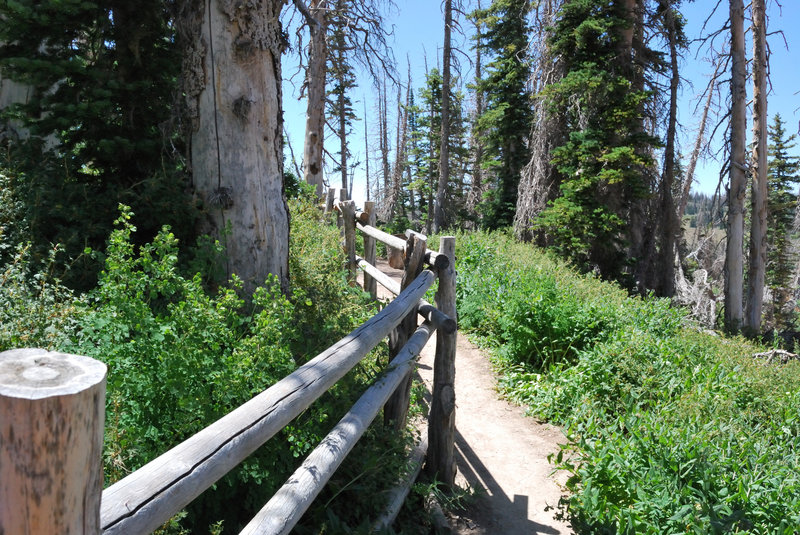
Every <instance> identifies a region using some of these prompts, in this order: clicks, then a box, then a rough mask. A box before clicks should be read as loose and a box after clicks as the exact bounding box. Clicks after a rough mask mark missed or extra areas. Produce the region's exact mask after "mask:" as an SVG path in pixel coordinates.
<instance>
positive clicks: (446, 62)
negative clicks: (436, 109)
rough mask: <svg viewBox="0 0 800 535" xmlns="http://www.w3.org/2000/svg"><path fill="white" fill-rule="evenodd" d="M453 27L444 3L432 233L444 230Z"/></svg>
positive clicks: (448, 5) (449, 9)
mask: <svg viewBox="0 0 800 535" xmlns="http://www.w3.org/2000/svg"><path fill="white" fill-rule="evenodd" d="M452 25H453V2H452V0H445V2H444V53H443V55H444V59H443V65H442V139H441V148H440V150H439V183H438V185H437V188H436V206H435V208H434V215H433V232H434V234H435V233H438V232H440V231H441V230H442V229H443V228H445V225H446V221H445V203H446V202H447V182H448V180H450V54H451V51H450V31H451V27H452Z"/></svg>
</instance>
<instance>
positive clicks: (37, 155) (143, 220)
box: [0, 0, 194, 288]
mask: <svg viewBox="0 0 800 535" xmlns="http://www.w3.org/2000/svg"><path fill="white" fill-rule="evenodd" d="M174 9H175V3H173V2H162V1H161V0H143V1H141V2H127V1H123V0H98V1H95V2H84V1H81V0H65V1H62V2H0V20H2V21H3V22H2V24H0V44H2V46H0V69H1V70H2V77H3V78H4V79H9V78H10V79H13V80H17V81H20V82H22V83H24V84H25V85H26V86H28V87H29V88H31V94H30V96H29V98H28V100H27V102H26V103H21V104H20V105H18V106H16V107H14V108H12V109H8V110H4V111H5V112H7V113H8V114H11V115H13V116H14V117H15V118H16V119H17V120H19V121H20V122H21V123H23V124H24V126H25V130H26V131H27V132H29V133H30V134H31V136H30V137H29V138H28V139H26V140H20V142H19V143H17V144H16V145H15V148H16V149H18V150H15V151H13V154H12V156H14V157H17V158H19V160H20V162H21V163H20V165H21V167H22V169H23V170H24V171H25V176H26V181H25V184H24V185H23V187H24V189H25V196H26V198H27V201H26V203H27V211H28V220H29V222H30V223H31V225H32V232H33V235H34V236H36V238H37V239H38V240H39V241H40V244H41V246H42V247H47V246H48V245H49V244H50V243H60V244H62V245H63V246H64V247H65V249H66V251H67V254H68V255H69V256H72V257H78V256H79V255H80V254H81V253H82V252H83V250H84V248H85V247H86V246H92V247H95V248H98V249H99V248H101V247H103V245H104V243H105V240H106V238H107V236H108V233H109V232H110V229H111V224H112V222H113V220H114V219H115V218H116V216H117V209H118V204H119V203H120V202H124V203H125V204H128V205H130V206H131V207H132V209H133V211H134V213H135V214H136V216H137V217H136V222H137V227H138V228H139V232H138V233H137V235H138V236H139V237H140V238H141V239H143V240H147V239H149V237H151V236H153V235H154V234H155V232H157V230H158V229H159V228H160V227H161V225H162V224H165V223H169V224H171V225H172V226H173V230H174V231H175V232H176V233H177V234H178V235H179V236H181V237H183V238H188V237H190V235H191V228H192V223H193V220H194V217H193V215H192V212H191V210H190V208H189V197H188V196H187V195H186V194H185V191H186V189H187V187H186V186H187V181H186V175H185V173H184V169H183V167H184V166H183V162H184V160H183V158H182V155H183V152H184V145H183V142H182V139H181V136H180V134H181V131H180V126H181V121H180V115H181V108H180V105H179V104H176V103H177V102H178V99H177V97H178V93H177V91H176V89H177V87H176V80H177V79H178V78H179V75H180V69H181V57H180V48H179V45H178V42H177V35H176V26H175V13H174ZM184 241H188V240H184ZM86 261H87V257H86V256H85V255H84V256H82V257H80V262H86ZM75 267H76V268H77V269H73V270H72V271H71V276H70V280H69V282H70V283H71V284H72V285H74V286H76V287H80V288H85V287H87V286H90V285H91V284H92V283H93V277H92V276H91V275H89V273H90V272H91V269H85V268H90V266H87V265H85V264H83V265H80V266H75ZM77 276H80V277H81V278H80V279H79V280H78V279H76V278H74V277H77Z"/></svg>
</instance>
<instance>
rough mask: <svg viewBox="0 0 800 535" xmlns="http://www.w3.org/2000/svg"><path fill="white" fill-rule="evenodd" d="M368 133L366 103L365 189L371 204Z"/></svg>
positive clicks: (365, 106) (365, 108)
mask: <svg viewBox="0 0 800 535" xmlns="http://www.w3.org/2000/svg"><path fill="white" fill-rule="evenodd" d="M368 132H369V128H368V126H367V103H366V102H365V103H364V164H365V166H366V173H365V179H366V186H365V187H366V190H367V192H366V193H367V195H366V199H367V201H368V202H369V201H370V198H369V135H368V134H367V133H368ZM373 210H374V208H373Z"/></svg>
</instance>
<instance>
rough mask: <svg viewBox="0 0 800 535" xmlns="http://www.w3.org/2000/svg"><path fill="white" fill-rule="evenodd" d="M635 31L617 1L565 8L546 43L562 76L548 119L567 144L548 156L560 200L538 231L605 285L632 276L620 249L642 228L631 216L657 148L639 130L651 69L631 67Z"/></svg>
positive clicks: (579, 2) (550, 94)
mask: <svg viewBox="0 0 800 535" xmlns="http://www.w3.org/2000/svg"><path fill="white" fill-rule="evenodd" d="M639 23H640V22H639V21H638V19H637V18H636V16H635V15H634V13H633V12H632V11H631V10H630V9H629V6H627V5H626V4H625V3H623V2H600V1H597V0H570V1H566V2H564V4H563V5H562V7H561V10H560V12H559V15H558V16H557V19H556V24H555V27H554V29H553V32H552V37H551V41H550V50H551V53H553V54H554V55H556V56H558V57H559V58H560V60H561V61H563V62H564V67H563V68H564V75H563V77H562V78H561V79H560V81H558V82H557V83H555V84H552V85H550V86H548V87H546V88H545V89H544V90H543V94H544V98H546V99H547V101H548V103H549V106H548V108H549V110H548V111H549V112H550V113H554V114H556V113H557V114H561V116H562V119H563V121H564V125H563V126H564V131H565V132H566V140H565V143H564V144H563V145H561V146H559V147H556V148H555V149H553V150H552V152H551V157H552V164H553V165H554V166H555V168H556V171H557V172H558V174H559V175H560V176H559V180H558V182H560V196H559V197H557V198H556V199H555V200H553V201H552V202H550V203H549V205H548V206H547V208H545V210H544V211H542V212H541V214H540V215H539V217H538V219H537V220H536V221H535V223H534V225H535V228H538V229H539V230H541V231H543V232H544V233H545V235H546V237H547V240H548V242H549V243H551V244H552V245H553V246H554V247H555V248H556V249H557V250H558V251H559V252H560V253H561V254H562V255H564V256H566V257H568V258H570V259H571V260H573V261H574V262H575V263H576V264H577V265H578V266H580V267H582V268H584V269H597V270H598V271H599V273H600V274H601V275H602V276H603V277H606V278H616V279H620V278H621V277H622V276H623V275H625V274H626V273H630V272H632V271H634V270H633V269H632V266H631V265H630V264H631V260H630V259H629V258H628V251H627V249H628V247H629V246H632V245H633V244H632V242H634V241H636V240H635V238H637V233H639V235H640V234H641V229H640V228H638V225H637V223H636V222H635V221H634V219H635V218H634V217H633V215H632V214H633V213H634V212H635V211H636V207H637V206H638V205H640V204H641V203H642V201H643V200H644V199H646V198H647V197H648V196H649V194H650V182H649V176H650V174H651V173H652V168H653V163H654V162H653V157H652V152H653V148H654V147H656V146H657V145H658V141H657V139H656V138H655V137H654V136H653V135H651V134H650V133H648V132H647V131H646V129H645V127H644V124H643V123H644V116H645V113H644V111H643V110H644V109H645V107H646V104H647V103H648V101H649V100H650V99H651V98H652V94H651V93H650V92H648V91H646V90H645V89H644V88H643V86H644V83H643V78H644V76H643V69H646V68H652V66H651V65H641V64H640V63H638V62H635V61H634V53H633V48H634V47H633V42H634V40H635V39H634V38H635V36H636V35H639V34H640V32H641V28H638V27H637V24H639ZM649 54H653V53H652V51H649V50H646V49H642V50H636V56H642V57H646V56H647V55H649ZM653 56H657V55H656V54H653ZM653 56H650V57H653ZM634 261H635V260H634Z"/></svg>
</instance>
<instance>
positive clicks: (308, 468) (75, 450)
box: [0, 192, 456, 535]
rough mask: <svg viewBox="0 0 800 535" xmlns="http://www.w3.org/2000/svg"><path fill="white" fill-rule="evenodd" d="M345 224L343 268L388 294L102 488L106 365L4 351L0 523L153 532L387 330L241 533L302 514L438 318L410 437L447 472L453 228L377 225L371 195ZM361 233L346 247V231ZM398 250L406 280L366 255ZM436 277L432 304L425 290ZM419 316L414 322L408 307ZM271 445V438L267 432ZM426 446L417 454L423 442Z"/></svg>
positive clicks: (399, 420)
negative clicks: (379, 248)
mask: <svg viewBox="0 0 800 535" xmlns="http://www.w3.org/2000/svg"><path fill="white" fill-rule="evenodd" d="M334 195H335V192H334V193H329V195H328V198H327V199H328V203H327V209H326V212H328V213H331V212H332V211H333V208H334V207H335V208H336V210H335V211H336V212H337V213H338V220H339V222H340V225H341V227H342V229H343V235H344V238H345V239H344V246H345V250H346V255H347V262H348V269H349V272H350V276H351V278H352V280H353V282H354V283H355V276H356V269H357V266H359V267H361V269H362V270H363V271H364V289H365V290H366V291H369V292H370V293H371V294H372V295H373V296H376V288H377V284H376V283H381V284H382V285H383V286H385V287H386V288H387V289H389V290H390V291H391V292H392V293H394V294H396V296H397V297H396V298H395V299H394V300H393V301H391V302H389V303H388V304H386V305H385V306H384V307H383V308H382V309H381V310H380V311H379V312H378V313H377V314H376V315H375V316H373V317H372V318H371V319H369V320H367V321H366V322H365V323H364V324H362V325H361V326H360V327H358V328H357V329H355V330H354V331H353V332H351V333H350V334H349V335H347V336H345V337H344V338H342V339H341V340H339V341H338V342H336V343H334V344H333V345H332V346H330V347H329V348H328V349H326V350H325V351H323V352H322V353H320V354H319V355H317V356H316V357H315V358H313V359H311V360H310V361H308V362H307V363H306V364H304V365H303V366H300V367H299V368H298V369H297V370H295V371H294V372H293V373H291V374H290V375H288V376H287V377H285V378H284V379H282V380H280V381H278V382H277V383H275V384H274V385H273V386H271V387H270V388H268V389H267V390H265V391H264V392H262V393H260V394H258V395H257V396H255V397H254V398H253V399H251V400H250V401H248V402H246V403H244V404H243V405H241V406H240V407H238V408H236V409H234V410H233V411H231V412H230V413H228V414H227V415H226V416H223V417H222V418H220V419H219V420H217V421H216V422H214V423H212V424H211V425H209V426H208V427H206V428H205V429H203V430H201V431H200V432H198V433H197V434H195V435H194V436H192V437H190V438H189V439H187V440H186V441H184V442H183V443H181V444H179V445H177V446H175V447H174V448H172V449H171V450H169V451H167V452H166V453H164V454H163V455H161V456H159V457H157V458H156V459H154V460H153V461H151V462H150V463H148V464H146V465H145V466H143V467H141V468H140V469H138V470H136V471H135V472H133V473H131V474H130V475H128V476H127V477H125V478H124V479H122V480H120V481H118V482H117V483H114V484H113V485H111V486H110V487H108V488H106V489H105V490H103V489H102V485H103V474H102V459H103V429H104V428H103V425H104V413H105V376H106V367H105V365H104V364H103V363H101V362H98V361H96V360H93V359H90V358H88V357H83V356H78V355H67V354H61V353H54V352H48V351H44V350H40V349H17V350H12V351H6V352H4V353H0V533H5V534H18V533H19V534H21V533H25V534H28V533H42V534H45V533H46V534H52V533H83V534H97V533H103V534H105V535H116V534H125V535H134V534H140V533H141V534H143V533H151V532H153V531H154V530H156V529H157V528H159V527H160V526H161V525H163V524H164V523H165V522H166V521H167V520H169V519H170V518H172V517H173V516H174V515H175V514H176V513H178V512H179V511H180V510H182V509H183V508H184V507H186V506H187V505H188V504H189V503H190V502H191V501H192V500H194V499H195V498H196V497H197V496H199V495H200V494H201V493H202V492H203V491H205V490H206V489H208V488H209V487H211V486H212V485H213V484H214V483H215V482H216V481H217V480H219V479H220V478H221V477H222V476H224V475H225V474H227V473H228V472H229V471H230V470H232V469H233V468H234V467H235V466H237V465H238V464H239V463H241V462H242V461H243V460H244V459H245V458H246V457H247V456H249V455H250V454H251V453H253V452H254V451H255V450H256V449H257V448H259V447H261V446H262V445H263V444H265V443H266V442H267V441H268V440H270V439H271V438H272V437H274V436H275V435H276V434H277V433H278V432H279V431H280V430H281V429H283V427H285V426H286V425H287V424H289V423H290V422H291V421H292V420H293V419H294V418H295V417H297V416H298V415H299V414H300V413H301V412H303V411H304V410H305V409H306V408H307V407H309V406H310V405H311V404H312V403H313V402H314V401H315V400H316V399H318V398H319V397H320V396H321V395H322V394H324V393H325V392H326V391H327V390H328V389H329V388H331V387H332V386H333V385H334V384H335V383H336V382H337V381H338V380H339V379H341V378H342V377H343V376H344V375H345V374H346V373H347V372H348V371H350V370H351V369H352V368H353V367H354V366H355V365H356V364H357V363H358V362H359V361H360V360H361V359H363V358H364V357H365V356H366V355H367V354H368V353H369V352H370V351H371V350H372V349H373V348H374V347H375V346H376V345H378V344H379V343H380V342H381V341H382V340H384V339H385V338H386V337H387V336H388V337H389V339H390V342H389V347H390V357H391V362H390V364H389V366H388V367H387V368H386V370H385V372H384V374H383V375H382V376H380V377H379V378H378V379H377V380H376V381H375V382H374V383H373V384H372V385H371V386H370V387H369V388H368V389H367V390H366V391H365V392H364V394H363V395H362V396H361V398H360V399H359V400H358V401H357V402H356V403H355V404H354V405H353V407H352V408H351V409H350V411H349V412H348V413H347V414H346V415H345V416H344V417H343V418H342V419H341V420H340V421H339V423H338V424H337V425H336V426H335V427H334V428H333V430H332V431H331V432H330V433H329V434H328V435H327V436H326V437H325V438H324V439H323V440H322V441H321V442H320V444H319V445H318V446H317V447H316V448H315V449H314V450H313V451H312V452H311V453H310V454H309V455H308V456H307V457H306V459H305V460H304V461H303V463H302V465H301V466H300V467H299V468H298V469H297V470H296V471H295V472H294V474H293V475H292V476H291V477H290V478H289V479H288V480H287V482H286V483H285V484H284V486H283V487H281V488H280V489H279V490H278V491H277V493H276V494H275V495H274V496H273V497H272V498H271V499H270V500H269V501H268V502H267V504H266V505H265V506H264V507H263V508H262V509H261V511H259V512H258V514H257V515H256V516H255V517H254V518H253V519H252V521H251V522H250V523H249V524H248V525H247V526H246V527H245V528H244V530H243V531H242V532H241V533H242V534H248V535H250V534H279V533H280V534H284V533H289V532H290V531H291V529H292V527H293V526H294V525H295V524H296V523H297V522H298V521H299V520H300V518H301V516H302V515H303V513H304V512H305V511H306V509H307V508H308V507H309V506H310V505H311V503H312V501H313V500H314V498H315V497H316V496H317V494H318V493H319V492H320V491H321V490H322V488H323V487H324V485H325V484H326V483H327V481H328V479H329V478H330V477H331V475H332V474H333V473H334V471H335V470H336V469H337V468H338V466H339V465H340V464H341V463H342V461H343V460H344V458H345V457H346V455H347V454H348V453H349V452H350V450H351V449H352V447H353V446H354V445H355V443H356V442H357V441H358V439H359V438H360V437H361V435H362V434H363V432H364V431H365V430H366V428H367V427H368V426H369V424H370V423H371V422H372V421H373V420H374V418H375V417H376V416H377V414H378V413H379V412H380V410H381V408H383V410H384V420H385V421H386V422H387V423H389V424H390V425H394V426H396V427H398V428H400V427H403V426H405V425H406V415H407V413H408V404H409V394H410V386H411V377H412V371H413V368H414V364H415V362H416V357H417V356H418V355H419V353H420V351H421V350H422V348H423V347H424V346H425V344H426V343H427V342H428V340H429V338H430V337H431V335H432V334H433V332H434V331H436V330H438V332H439V334H438V336H437V344H436V357H435V364H434V385H433V392H432V403H431V407H430V410H429V421H428V433H427V439H426V440H425V439H424V440H423V441H422V443H421V444H420V445H419V446H418V447H417V448H416V450H415V454H416V456H417V457H418V467H417V469H416V471H415V473H414V474H412V475H411V477H416V474H418V473H419V470H420V468H421V466H422V464H421V463H422V461H421V458H422V457H423V456H426V460H425V470H426V471H427V472H429V473H430V474H431V475H435V476H436V477H437V479H438V480H439V481H442V482H445V483H449V484H452V483H453V479H454V476H455V461H454V457H453V437H454V419H455V395H454V390H453V379H454V369H455V368H454V358H455V336H456V335H455V332H456V322H455V317H456V316H455V270H454V264H453V263H454V249H455V240H454V238H452V237H443V238H442V239H441V247H440V250H439V251H438V252H434V251H431V250H428V249H427V245H426V239H425V237H424V236H422V235H420V234H417V233H414V232H411V231H409V232H407V238H406V239H403V238H400V237H397V236H392V235H389V234H386V233H384V232H382V231H380V230H378V229H377V228H375V226H374V222H375V215H374V204H373V203H366V205H365V210H364V212H361V213H356V212H355V204H354V202H353V201H349V200H348V201H340V202H338V203H336V204H335V206H334V203H333V197H334ZM357 230H358V231H360V232H362V233H363V236H364V254H363V257H361V256H358V255H356V245H355V244H356V239H355V236H356V231H357ZM376 240H377V241H381V242H383V243H385V244H386V245H387V246H388V247H389V248H390V249H393V250H394V251H395V254H397V251H402V254H401V255H398V256H401V257H402V260H403V265H404V268H405V269H404V274H403V279H402V283H401V284H400V285H398V284H397V283H396V282H394V281H393V280H392V279H391V278H389V277H387V276H385V275H384V274H383V273H382V272H381V271H379V270H378V269H377V268H376V267H375V265H374V264H375V244H376ZM437 278H438V280H439V286H438V291H437V294H436V306H435V307H434V306H433V305H431V304H430V303H428V302H426V301H425V300H424V299H423V296H424V294H425V292H426V291H427V290H428V289H429V288H430V287H431V285H432V284H433V282H434V281H435V280H436V279H437ZM418 315H419V316H421V317H422V318H423V320H424V321H423V322H422V323H421V324H420V325H417V316H418ZM275 447H281V445H276V446H275ZM426 452H427V455H426ZM406 494H407V489H406V490H404V491H403V490H399V491H398V492H397V494H396V496H395V498H394V500H392V503H391V504H390V507H389V510H387V513H386V514H385V515H384V517H383V518H381V519H379V520H378V522H377V524H378V525H388V524H390V523H391V522H392V520H393V518H394V516H395V515H396V514H397V511H398V510H399V508H400V506H401V505H402V502H403V500H404V499H405V496H406Z"/></svg>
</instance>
